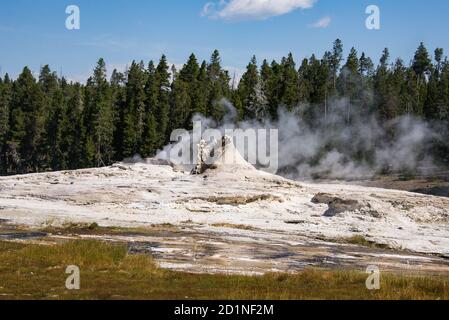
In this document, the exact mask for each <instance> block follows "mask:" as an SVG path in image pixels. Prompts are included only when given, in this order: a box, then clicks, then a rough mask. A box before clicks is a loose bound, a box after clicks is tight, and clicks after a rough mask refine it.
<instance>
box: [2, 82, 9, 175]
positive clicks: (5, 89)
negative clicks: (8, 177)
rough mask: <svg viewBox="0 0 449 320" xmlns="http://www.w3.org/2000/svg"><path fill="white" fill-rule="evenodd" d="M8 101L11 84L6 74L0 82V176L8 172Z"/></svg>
mask: <svg viewBox="0 0 449 320" xmlns="http://www.w3.org/2000/svg"><path fill="white" fill-rule="evenodd" d="M0 79H1V78H0ZM10 100H11V83H10V80H9V76H8V74H6V75H5V77H4V80H3V81H1V82H0V174H6V173H7V172H8V164H7V141H8V135H9V108H10Z"/></svg>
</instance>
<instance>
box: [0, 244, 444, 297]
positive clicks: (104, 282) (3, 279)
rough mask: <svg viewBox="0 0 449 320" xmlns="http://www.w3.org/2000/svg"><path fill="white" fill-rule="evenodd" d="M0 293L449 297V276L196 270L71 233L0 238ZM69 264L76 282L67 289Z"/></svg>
mask: <svg viewBox="0 0 449 320" xmlns="http://www.w3.org/2000/svg"><path fill="white" fill-rule="evenodd" d="M0 261H1V264H0V298H2V299H231V300H234V299H250V300H252V299H257V300H259V299H261V300H264V299H275V300H276V299H449V277H448V276H434V277H419V276H400V275H393V274H383V275H382V282H381V290H379V291H368V290H367V289H366V288H365V280H366V277H367V275H366V274H364V273H361V272H356V271H325V270H314V269H309V270H306V271H304V272H301V273H298V274H294V275H292V274H267V275H265V276H234V275H233V276H230V275H198V274H188V273H182V272H173V271H167V270H162V269H160V268H158V267H157V265H156V264H155V263H154V261H153V260H152V258H151V257H149V256H147V255H130V254H128V253H127V248H126V246H124V245H111V244H106V243H103V242H97V241H84V240H83V241H70V242H66V243H64V244H58V245H51V246H45V245H36V244H17V243H9V242H0ZM68 265H77V266H79V267H80V270H81V290H79V291H69V290H66V289H65V280H66V277H67V276H68V275H66V274H65V269H66V267H67V266H68Z"/></svg>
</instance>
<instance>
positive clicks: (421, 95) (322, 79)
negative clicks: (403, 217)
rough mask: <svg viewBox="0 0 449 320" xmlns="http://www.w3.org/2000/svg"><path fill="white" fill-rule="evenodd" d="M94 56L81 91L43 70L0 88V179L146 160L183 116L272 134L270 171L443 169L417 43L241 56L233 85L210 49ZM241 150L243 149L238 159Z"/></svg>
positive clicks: (428, 78)
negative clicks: (174, 58)
mask: <svg viewBox="0 0 449 320" xmlns="http://www.w3.org/2000/svg"><path fill="white" fill-rule="evenodd" d="M108 78H109V77H108V76H107V70H106V63H105V61H104V60H103V59H100V60H99V62H98V64H97V67H96V68H95V70H94V72H93V75H92V77H90V78H89V79H88V80H87V82H86V84H79V83H73V82H71V81H69V80H67V79H65V78H60V77H58V76H57V74H56V73H55V72H52V71H51V70H50V68H49V67H48V66H44V67H42V69H41V70H40V74H39V76H38V78H37V79H36V77H35V76H34V74H33V72H32V71H31V70H30V69H29V68H24V70H23V72H22V73H21V74H20V75H19V76H18V77H17V79H11V78H10V77H9V76H8V75H2V76H1V81H0V172H1V174H16V173H27V172H37V171H48V170H63V169H77V168H83V167H94V166H103V165H109V164H111V163H113V162H115V161H120V160H123V159H125V158H128V157H133V156H135V155H140V156H141V157H151V156H154V155H156V154H157V153H158V151H160V150H162V149H163V148H164V146H166V145H167V144H169V142H170V141H169V140H170V139H169V138H170V134H171V132H172V131H173V130H174V129H178V128H185V129H188V130H190V129H192V119H193V118H194V117H196V118H199V119H202V120H203V122H204V123H205V125H207V126H209V127H216V128H221V129H224V128H234V127H237V128H242V129H245V128H277V129H279V165H280V168H281V169H280V173H282V174H285V175H287V176H289V177H294V178H304V177H307V178H310V177H315V178H316V177H321V178H358V177H366V176H372V175H374V174H377V173H382V172H392V171H394V172H415V171H417V170H418V171H423V170H433V169H435V168H436V167H444V166H447V165H448V162H449V160H448V156H447V155H448V150H449V149H448V145H447V141H448V140H449V139H448V138H449V133H448V123H449V116H448V114H449V112H448V111H449V107H448V106H449V62H448V60H447V58H446V57H445V55H444V52H443V51H442V49H436V50H435V51H434V53H433V55H432V54H431V53H430V52H429V51H428V50H427V49H426V47H425V46H424V44H421V45H420V46H419V47H418V49H417V51H416V53H415V55H414V58H413V60H412V61H411V62H410V63H408V62H404V61H403V60H401V59H397V60H393V59H391V57H390V55H389V52H388V49H385V50H384V52H383V55H382V58H381V59H380V61H379V62H378V63H374V62H373V61H372V60H371V59H370V58H369V57H367V56H366V55H365V54H364V53H359V52H357V51H356V49H355V48H352V49H351V50H350V51H349V54H348V56H347V57H346V58H344V56H343V44H342V42H341V41H340V40H337V41H335V42H334V45H333V47H332V49H331V50H330V51H328V52H325V53H324V55H323V56H322V57H321V58H320V57H318V56H316V55H312V56H311V57H309V58H307V59H304V60H303V61H302V62H300V63H296V62H295V60H294V58H293V55H292V54H289V55H288V56H287V57H284V58H282V60H281V61H272V62H268V61H266V60H264V61H262V63H260V61H259V62H258V61H257V60H256V57H254V58H252V59H251V61H250V63H249V64H248V66H247V70H246V72H245V74H244V75H243V77H242V78H241V80H240V81H238V80H237V79H236V77H235V76H234V74H232V73H230V72H229V71H227V70H224V68H223V67H222V64H221V59H220V55H219V53H218V51H215V52H214V53H213V54H212V57H211V59H210V60H209V61H208V62H205V61H203V62H202V63H201V62H199V61H198V60H197V58H196V57H195V56H194V55H193V54H192V55H191V56H190V57H189V59H188V61H187V63H186V64H185V65H184V66H183V67H182V68H181V69H180V70H176V69H175V68H174V67H173V68H170V66H169V64H168V62H167V59H166V57H165V56H163V57H162V58H161V60H160V61H159V62H158V63H157V64H155V63H154V62H149V63H144V62H133V63H132V64H131V65H130V67H129V68H128V70H126V72H125V73H121V72H118V71H117V70H114V71H113V72H112V76H111V77H110V79H108ZM242 153H244V152H242Z"/></svg>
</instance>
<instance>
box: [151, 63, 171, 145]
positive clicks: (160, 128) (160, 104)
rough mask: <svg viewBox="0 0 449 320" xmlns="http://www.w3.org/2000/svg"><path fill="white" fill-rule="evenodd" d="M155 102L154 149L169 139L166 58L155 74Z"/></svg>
mask: <svg viewBox="0 0 449 320" xmlns="http://www.w3.org/2000/svg"><path fill="white" fill-rule="evenodd" d="M155 85H156V94H157V102H156V105H155V109H154V118H155V122H156V125H157V127H156V136H157V138H156V148H157V149H159V148H162V147H163V146H164V145H165V144H166V143H167V142H168V140H169V139H168V138H169V132H168V128H169V120H170V119H169V113H170V91H171V89H170V74H169V72H168V65H167V58H166V57H165V55H163V56H162V57H161V60H160V61H159V64H158V66H157V68H156V73H155Z"/></svg>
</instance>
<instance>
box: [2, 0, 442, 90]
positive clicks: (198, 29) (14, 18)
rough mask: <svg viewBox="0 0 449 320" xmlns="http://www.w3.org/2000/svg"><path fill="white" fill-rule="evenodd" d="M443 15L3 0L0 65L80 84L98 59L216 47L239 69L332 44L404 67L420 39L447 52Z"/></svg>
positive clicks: (267, 4)
mask: <svg viewBox="0 0 449 320" xmlns="http://www.w3.org/2000/svg"><path fill="white" fill-rule="evenodd" d="M208 3H210V4H209V5H207V4H208ZM72 4H75V5H77V6H79V8H80V11H81V29H80V30H71V31H69V30H67V29H66V28H65V20H66V18H67V14H66V13H65V9H66V7H67V6H68V5H72ZM370 4H375V5H377V6H378V7H379V8H380V12H381V29H380V30H368V29H366V27H365V19H366V17H367V15H366V14H365V8H366V7H367V6H368V5H370ZM448 12H449V1H447V0H427V1H422V0H370V1H365V0H226V1H223V0H132V1H129V0H128V1H127V0H94V1H92V0H70V1H66V0H14V1H6V0H4V1H1V4H0V43H1V48H0V66H1V70H2V71H1V72H2V73H5V72H8V73H10V74H11V75H13V76H14V77H15V76H17V74H18V73H19V72H20V70H21V69H22V68H23V67H24V66H25V65H28V66H30V67H31V68H32V70H34V71H36V72H37V71H38V70H39V67H40V66H41V65H43V64H50V66H51V67H52V69H54V70H56V71H58V73H59V72H61V71H62V74H63V75H65V76H66V77H68V78H69V79H73V80H79V81H84V80H85V79H86V78H87V76H88V75H89V74H90V72H91V69H92V68H93V66H94V65H95V62H96V61H97V60H98V58H99V57H103V58H105V60H106V62H107V63H108V66H109V68H110V69H112V68H113V67H117V68H119V69H123V68H124V67H125V66H126V65H127V64H128V63H129V62H130V61H132V60H134V59H135V60H141V59H142V60H144V61H146V62H147V61H148V60H150V59H155V60H157V59H158V58H159V57H160V55H161V54H162V53H165V54H166V55H167V56H168V59H169V61H170V62H171V63H174V64H182V63H184V62H185V61H186V60H187V58H188V56H189V54H190V53H191V52H193V53H195V54H196V55H197V57H198V58H199V59H208V58H209V56H210V54H211V52H212V51H213V50H214V49H218V50H219V51H220V53H221V55H222V60H223V65H224V66H226V67H228V68H230V69H232V68H236V69H237V70H241V69H244V68H245V66H246V64H247V63H248V61H249V60H250V57H251V55H253V54H256V55H257V57H258V60H259V61H261V60H262V59H264V58H266V59H269V60H271V59H279V58H281V57H282V56H283V55H286V54H288V52H292V53H293V54H294V56H295V58H296V60H297V62H298V63H299V62H300V60H301V59H302V58H304V57H308V56H310V55H311V54H312V53H317V54H318V55H319V56H321V55H322V54H323V53H324V51H325V50H328V49H329V48H330V47H331V45H332V42H333V40H335V39H336V38H341V39H342V40H343V43H344V45H345V53H347V52H348V50H349V49H350V47H351V46H355V47H356V48H357V49H358V51H359V53H361V52H362V51H365V52H367V53H368V54H369V55H370V56H371V57H372V58H373V59H375V60H376V61H377V60H378V58H379V56H380V53H381V51H382V49H383V48H384V47H388V48H390V51H391V54H392V56H393V57H398V56H400V57H402V58H403V59H404V60H405V61H407V62H408V61H409V60H410V59H411V58H412V54H413V52H414V50H415V49H416V47H417V46H418V44H419V42H421V41H424V42H425V44H426V45H427V47H428V48H429V50H430V51H432V52H433V50H434V49H435V47H437V46H438V47H443V48H444V49H445V51H446V53H449V40H448V39H449V38H448V31H449V19H448V18H447V16H446V15H447V13H448ZM323 19H324V20H323ZM320 20H322V21H323V22H325V23H322V24H321V27H320V28H318V27H317V25H316V23H317V22H318V21H320ZM238 72H239V71H238Z"/></svg>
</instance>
